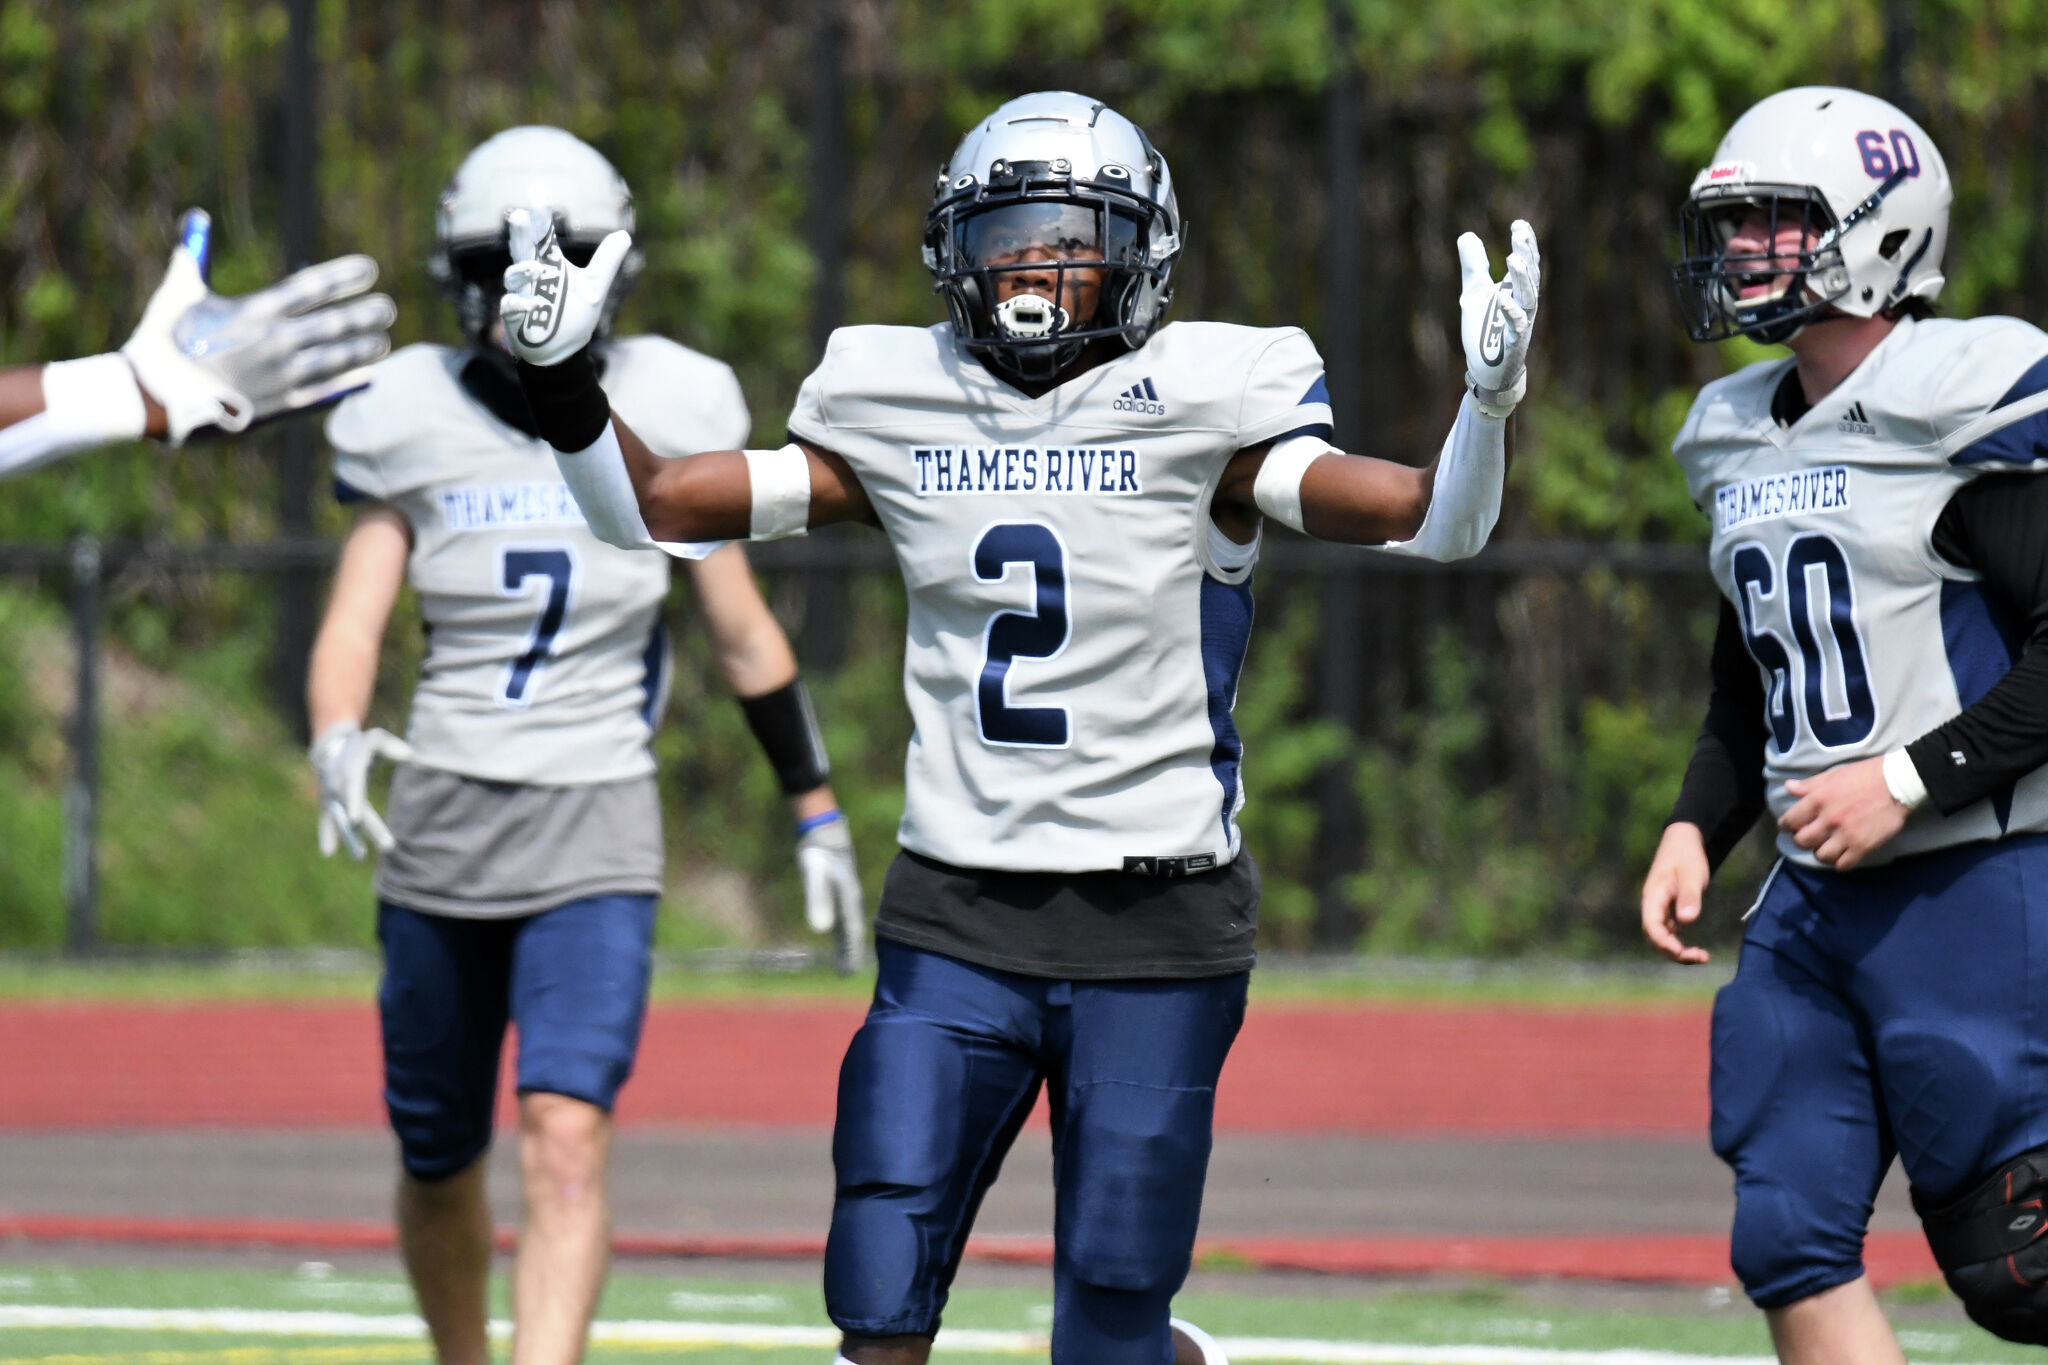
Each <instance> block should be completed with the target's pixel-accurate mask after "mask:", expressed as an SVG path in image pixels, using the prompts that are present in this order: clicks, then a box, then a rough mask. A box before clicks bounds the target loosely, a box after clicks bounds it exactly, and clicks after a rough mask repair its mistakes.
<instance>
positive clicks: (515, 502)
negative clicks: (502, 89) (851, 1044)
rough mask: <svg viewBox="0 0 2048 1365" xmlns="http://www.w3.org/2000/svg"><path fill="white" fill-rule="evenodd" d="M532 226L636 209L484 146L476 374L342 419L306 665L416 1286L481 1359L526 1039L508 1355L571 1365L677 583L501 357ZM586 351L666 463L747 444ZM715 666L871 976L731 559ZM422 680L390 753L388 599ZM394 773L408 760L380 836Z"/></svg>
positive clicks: (640, 1001) (665, 385) (577, 172)
mask: <svg viewBox="0 0 2048 1365" xmlns="http://www.w3.org/2000/svg"><path fill="white" fill-rule="evenodd" d="M514 207H518V208H520V209H521V210H522V211H524V210H525V209H527V208H529V207H531V208H533V209H534V211H536V212H542V213H545V214H547V215H548V216H549V217H550V219H551V220H552V221H553V222H554V223H555V224H556V225H557V227H558V229H559V231H560V234H561V237H562V240H563V241H564V242H565V243H566V249H567V250H568V251H570V252H571V253H576V254H581V253H582V252H585V251H587V250H589V249H590V248H592V247H594V246H595V244H596V243H597V242H598V240H599V239H601V238H603V237H604V236H605V235H606V234H607V233H608V232H610V231H612V230H613V229H617V228H622V227H630V226H631V224H632V221H633V220H632V201H631V198H630V196H629V195H628V193H627V189H626V185H625V182H624V181H623V180H622V179H621V178H620V177H619V175H618V173H617V172H616V171H615V170H613V168H612V167H611V165H610V163H609V162H607V161H606V160H605V159H604V158H603V157H602V156H601V155H599V154H598V153H597V152H596V151H595V150H593V149H592V148H590V147H588V146H586V145H585V144H583V143H582V142H580V141H578V140H577V139H576V138H574V137H572V136H571V135H570V134H568V133H566V132H563V131H561V130H560V129H556V128H537V127H528V128H515V129H512V130H510V131H507V132H504V133H501V134H499V135H498V136H496V137H494V138H492V139H490V140H489V141H487V142H485V143H484V144H482V145H481V146H480V147H478V148H477V149H476V150H475V151H474V152H472V153H471V154H470V155H469V157H468V158H467V159H465V160H464V161H463V163H462V165H461V167H460V168H459V169H458V170H457V171H456V173H455V177H454V180H453V181H452V183H451V184H450V186H449V188H448V190H447V192H446V193H445V194H444V195H443V196H442V199H441V205H440V214H439V219H438V228H439V234H438V235H439V240H440V249H439V252H438V255H437V258H436V261H435V267H436V273H437V274H438V275H439V276H440V277H441V279H442V280H443V281H444V282H445V284H446V286H447V287H448V289H449V291H450V292H451V293H452V294H453V295H454V298H455V302H456V304H457V307H458V311H459V312H460V314H461V317H462V321H463V324H464V328H465V331H466V332H467V334H468V336H469V340H470V345H468V346H467V347H465V348H463V349H460V350H453V349H449V348H447V347H441V346H424V345H422V346H409V347H407V348H405V349H404V350H401V351H399V352H398V353H396V354H395V355H393V356H391V357H390V358H389V359H388V360H386V361H384V362H383V363H382V364H380V365H378V366H377V367H376V368H375V369H374V370H373V371H372V372H371V376H370V383H369V386H368V388H366V389H365V390H364V391H363V392H362V393H360V394H358V395H356V396H354V397H352V398H350V399H348V400H347V401H346V402H344V403H343V404H342V405H341V406H340V407H339V408H337V409H336V410H335V412H334V415H333V417H332V418H331V419H330V420H329V422H328V428H327V431H328V438H329V441H330V443H331V444H332V445H333V446H334V449H335V475H336V486H337V492H338V493H339V495H340V496H341V497H342V498H343V499H344V500H345V501H348V502H351V503H353V504H355V505H356V507H357V508H358V511H357V514H356V523H355V527H354V529H353V530H352V531H351V532H350V534H349V537H348V541H347V544H346V546H345V547H344V550H343V553H342V559H341V565H340V568H339V570H338V572H337V574H336V577H335V583H334V589H333V595H332V599H331V601H330V603H329V606H328V612H327V617H326V620H325V622H324V624H323V626H322V629H321V632H320V635H319V638H318V641H317V642H316V644H315V647H314V651H313V661H312V673H311V681H310V687H309V703H310V708H311V712H312V722H313V733H314V734H315V735H316V736H317V738H316V739H315V741H314V744H313V750H312V758H313V763H314V766H315V768H316V770H317V773H318V777H319V784H320V790H321V799H322V809H321V816H320V829H319V837H320V846H321V849H322V851H323V852H325V853H330V854H331V853H332V852H334V850H335V848H336V847H337V846H338V845H339V844H342V843H346V844H348V846H349V847H350V850H351V851H352V852H354V853H355V854H356V856H357V857H361V856H363V853H364V845H365V843H366V842H367V843H368V844H370V845H374V846H375V847H376V848H377V850H378V852H379V854H380V855H381V856H380V858H379V861H378V866H377V874H376V889H377V897H378V939H379V941H380V943H381V944H382V945H383V948H384V963H385V973H384V982H383V987H382V990H381V992H380V997H379V1004H380V1010H381V1014H382V1022H383V1037H384V1060H385V1100H386V1104H387V1107H388V1109H389V1112H390V1117H391V1122H392V1125H393V1127H394V1129H395V1130H396V1131H397V1133H398V1137H399V1142H400V1151H401V1160H402V1165H403V1168H404V1170H403V1175H402V1178H401V1181H400V1186H399V1195H398V1221H399V1230H400V1238H401V1244H402V1248H403V1251H404V1256H405V1263H406V1268H407V1271H408V1273H409V1274H410V1275H411V1277H412V1281H413V1286H414V1288H415V1291H416V1293H417V1296H418V1299H419V1303H420V1308H421V1311H422V1313H423V1315H424V1316H425V1318H426V1320H427V1323H428V1325H429V1327H430V1329H431V1331H432V1335H433V1339H434V1344H435V1350H436V1352H437V1354H438V1356H439V1358H440V1359H441V1360H442V1361H443V1362H450V1363H451V1365H452V1363H455V1362H461V1363H462V1365H469V1363H470V1362H477V1363H479V1365H480V1363H481V1362H484V1361H487V1360H488V1359H489V1343H488V1340H487V1337H486V1334H485V1326H486V1315H485V1286H486V1280H487V1270H488V1267H489V1260H490V1254H491V1226H490V1215H489V1207H488V1204H487V1203H486V1201H485V1197H484V1161H483V1156H484V1153H485V1151H486V1149H487V1148H488V1146H489V1143H490V1139H491V1117H492V1108H493V1103H494V1100H495V1098H496V1083H497V1076H498V1059H499V1051H500V1048H501V1045H502V1043H503V1040H504V1036H505V1031H506V1026H507V1023H508V1021H509V1022H514V1023H516V1024H517V1025H518V1029H519V1056H518V1063H517V1073H518V1091H519V1117H520V1163H521V1168H522V1173H523V1177H524V1193H525V1208H526V1218H525V1222H524V1225H523V1227H522V1228H521V1232H520V1238H519V1253H518V1259H517V1264H516V1266H515V1268H514V1272H513V1299H514V1310H515V1311H514V1336H513V1359H514V1360H515V1361H520V1362H556V1361H573V1360H575V1359H578V1358H580V1356H581V1354H582V1351H583V1346H584V1340H585V1336H586V1334H587V1331H588V1327H589V1322H590V1316H591V1313H592V1311H593V1310H594V1309H595V1306H596V1303H597V1295H598V1291H599V1288H600V1286H601V1284H602V1281H603V1277H604V1271H605V1265H606V1260H607V1256H608V1252H609V1241H610V1238H609V1221H610V1220H609V1204H608V1201H607V1195H606V1192H605V1179H606V1157H607V1151H608V1147H609V1141H610V1131H611V1121H610V1114H611V1110H612V1105H613V1101H614V1098H615V1097H616V1095H617V1094H618V1091H619V1088H620V1086H621V1085H622V1084H623V1083H624V1082H625V1080H626V1078H627V1075H628V1074H629V1072H630V1071H631V1068H632V1065H633V1058H634V1053H635V1050H636V1049H637V1046H638V1043H639V1036H640V1029H641V1023H642V1017H643V1013H644V1009H645V1004H646V998H647V988H648V976H649V966H650V962H649V952H650V949H651V946H652V936H653V930H654V914H655V901H656V898H657V896H658V895H659V894H660V892H661V889H662V878H663V839H662V821H661V805H660V800H659V796H658V794H657V790H656V786H655V764H654V757H653V754H652V751H651V749H650V747H649V745H650V741H651V739H652V737H653V734H654V729H655V726H656V725H657V723H658V722H659V720H660V717H661V713H662V710H663V707H664V705H665V698H666V679H667V671H668V647H667V642H666V638H665V635H664V632H663V624H662V616H663V611H664V602H665V600H666V598H667V596H668V589H669V559H668V557H667V556H664V555H658V554H657V555H643V554H636V553H632V552H630V551H627V550H622V549H618V548H616V547H614V546H611V545H607V544H605V543H604V542H603V541H601V540H599V539H598V538H597V537H595V536H593V535H592V534H591V533H590V530H589V528H588V527H587V526H586V525H585V524H584V521H583V517H582V515H581V514H580V513H579V512H578V510H577V507H576V503H575V501H574V499H573V498H572V497H571V496H570V494H569V492H568V490H567V489H566V488H565V487H564V486H563V484H562V481H561V476H560V474H559V473H558V472H557V471H556V469H555V465H554V460H553V457H552V455H551V453H550V451H549V449H548V446H547V444H546V443H545V442H544V441H541V440H540V439H538V437H537V436H536V435H535V434H534V425H533V418H532V415H531V413H530V412H529V410H528V408H527V405H526V403H525V400H524V399H523V398H522V397H521V394H520V389H519V385H518V383H517V381H516V379H515V378H514V375H513V370H512V358H511V356H510V355H508V354H507V353H506V352H505V351H504V349H503V346H502V336H503V333H502V329H501V326H500V324H499V322H498V317H497V297H496V296H497V291H498V290H499V289H500V288H502V280H503V276H504V273H505V269H506V266H507V264H508V262H509V260H510V257H509V255H508V252H507V247H506V242H505V224H506V215H507V212H508V211H509V210H511V209H512V208H514ZM633 264H634V263H632V262H628V263H626V265H627V268H626V269H623V270H622V271H621V272H620V273H619V275H618V276H617V277H616V278H615V280H614V281H613V283H612V287H611V289H610V290H609V291H608V295H607V298H606V300H605V301H604V308H603V311H604V322H603V324H602V325H601V326H600V327H598V328H597V329H596V340H597V348H598V349H597V354H598V356H599V357H601V364H602V375H603V385H604V389H605V392H607V393H608V394H609V395H610V399H611V401H612V402H615V403H617V404H618V406H619V410H620V411H621V412H629V413H631V414H632V415H633V421H634V423H635V430H638V431H644V432H646V433H647V435H646V439H647V440H648V441H649V442H650V449H653V450H656V451H659V452H660V455H659V457H658V458H683V457H686V456H688V455H689V454H690V453H691V452H692V451H697V450H703V449H716V448H727V447H731V446H734V445H738V444H741V443H743V442H744V440H745V438H746V433H747V428H748V417H747V411H746V406H745V403H744V401H743V399H742V398H741V395H740V390H739V385H738V382H737V381H736V380H735V378H734V376H733V374H732V371H731V370H730V369H728V368H727V367H726V366H724V365H722V364H720V363H718V362H717V361H715V360H712V359H710V358H708V357H706V356H702V355H699V354H697V353H695V352H693V351H689V350H686V349H684V348H683V347H681V346H679V345H676V344H675V343H674V342H671V341H667V340H664V339H662V338H660V337H651V336H636V337H619V338H613V337H611V336H610V330H611V327H610V319H611V315H612V312H613V310H614V309H615V307H616V305H617V303H618V301H619V297H620V295H621V294H623V292H624V289H625V286H626V283H627V282H628V281H629V280H630V278H631V266H632V265H633ZM674 548H675V549H676V551H677V553H678V554H679V555H681V556H682V557H683V558H684V559H685V560H686V561H687V562H688V565H689V570H690V577H691V581H692V585H693V586H694V588H695V589H696V597H697V603H698V606H699V609H700V611H701V613H702V617H703V621H704V624H705V626H706V628H707V629H708V630H709V632H710V634H711V638H712V643H713V646H714V650H715V655H716V658H717V661H718V665H719V668H720V671H721V672H722V673H723V674H724V676H725V678H726V680H727V682H728V683H730V684H731V686H732V688H733V690H734V692H735V693H737V694H738V696H739V697H740V698H741V706H742V707H743V708H744V709H745V712H746V715H747V719H748V721H749V723H750V724H751V726H752V727H753V729H754V732H755V734H756V735H757V736H758V737H759V739H760V741H761V743H762V746H763V747H764V749H765V750H766V751H767V754H768V757H769V758H770V760H771V761H772V763H773V765H774V767H775V769H776V772H777V775H778V777H779V779H780V781H781V784H782V787H783V790H784V791H785V792H786V793H787V794H788V796H789V799H790V803H791V810H792V814H793V816H794V819H795V822H796V829H797V839H798V842H797V850H796V856H797V861H798V864H799V868H800V873H801V879H802V881H803V884H804V889H805V896H806V901H807V905H806V910H807V913H808V915H809V917H810V920H811V923H812V924H813V926H814V927H815V928H817V929H819V930H821V931H835V932H836V933H837V935H838V943H839V950H840V961H841V967H842V969H843V970H852V969H853V968H854V967H855V966H857V965H858V963H859V959H860V956H861V953H862V950H863V942H862V939H863V925H862V910H861V903H860V882H859V878H858V876H857V875H856V871H855V867H854V861H853V848H852V842H851V840H850V839H849V837H848V835H847V826H846V822H845V820H844V819H843V818H842V817H841V816H840V814H839V812H838V809H837V807H836V804H835V803H834V801H833V796H832V790H831V788H830V787H829V786H828V785H827V781H826V778H827V764H826V758H825V751H824V745H823V743H822V741H821V740H820V738H819V735H818V730H817V724H816V721H815V719H814V718H813V716H812V714H811V709H810V704H809V702H808V700H807V699H806V696H805V693H804V689H803V685H802V683H801V682H800V681H798V679H797V676H796V662H795V659H794V657H793V656H792V655H791V653H790V648H789V643H788V641H787V640H786V639H785V638H784V637H783V634H782V631H781V628H780V627H779V626H778V625H777V624H776V622H775V618H774V617H773V616H772V615H770V614H769V611H768V608H767V605H766V603H764V602H763V601H762V599H761V595H760V592H759V590H758V589H757V588H756V586H755V584H754V579H753V575H752V572H751V571H750V570H749V568H748V565H747V561H746V559H745V556H744V552H743V550H742V549H741V547H739V546H737V545H727V546H722V547H721V546H718V545H714V544H703V545H694V546H677V547H674ZM408 582H409V583H410V585H411V586H412V588H413V590H414V592H415V593H416V594H417V596H418V601H419V608H420V615H421V617H422V618H423V621H424V624H425V625H426V627H427V632H428V643H427V650H426V657H425V659H424V660H423V662H422V666H421V670H420V677H419V681H418V683H417V685H416V686H415V688H414V691H413V697H412V711H411V719H410V723H409V725H408V729H407V735H406V738H405V739H404V740H400V739H398V738H396V737H395V736H392V735H389V734H387V733H385V732H384V731H382V730H375V729H370V730H365V729H364V728H363V723H364V719H365V716H366V714H367V712H368V709H369V705H370V697H371V691H372V688H373V686H374V683H375V680H376V675H377V658H378V653H379V648H380V645H381V642H382V639H383V636H384V631H385V626H386V623H387V621H388V620H389V617H390V614H391V611H392V608H393V605H394V604H395V602H396V600H397V597H398V594H399V590H400V588H401V587H402V586H404V585H405V584H407V583H408ZM378 757H386V758H391V759H395V760H397V761H398V763H399V767H398V768H397V771H396V773H395V774H394V776H393V779H392V784H391V799H390V806H389V824H388V828H387V825H386V823H385V822H384V820H382V819H380V817H379V816H378V814H377V812H376V811H375V810H374V809H373V808H372V807H371V805H370V802H369V798H368V790H367V788H368V774H369V770H370V767H371V765H372V764H373V762H374V761H375V760H376V759H377V758H378Z"/></svg>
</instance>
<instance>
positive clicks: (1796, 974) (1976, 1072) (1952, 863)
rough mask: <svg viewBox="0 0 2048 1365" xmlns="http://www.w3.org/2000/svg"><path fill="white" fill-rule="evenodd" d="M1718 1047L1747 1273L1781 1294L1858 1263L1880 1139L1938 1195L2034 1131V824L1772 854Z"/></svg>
mask: <svg viewBox="0 0 2048 1365" xmlns="http://www.w3.org/2000/svg"><path fill="white" fill-rule="evenodd" d="M1713 1048H1714V1066H1713V1098H1714V1127H1713V1133H1714V1150H1715V1151H1716V1152H1718V1153H1720V1155H1721V1157H1722V1159H1723V1160H1725V1161H1727V1162H1728V1164H1729V1165H1730V1166H1732V1167H1734V1169H1735V1230H1734V1238H1733V1246H1732V1259H1733V1261H1734V1264H1735V1272H1736V1274H1737V1275H1738V1276H1739V1277H1740V1278H1741V1280H1742V1284H1743V1287H1744V1288H1745V1289H1746V1290H1748V1292H1749V1296H1750V1297H1751V1298H1752V1299H1754V1300H1755V1301H1756V1303H1757V1304H1758V1305H1759V1306H1761V1307H1764V1308H1777V1307H1782V1306H1783V1305H1786V1304H1789V1303H1794V1302H1796V1301H1798V1300H1800V1299H1803V1298H1807V1297H1809V1296H1811V1295H1813V1294H1817V1293H1819V1292H1820V1291H1822V1290H1824V1289H1830V1288H1833V1287H1834V1286H1836V1285H1838V1284H1844V1283H1846V1282H1848V1281H1850V1280H1853V1279H1855V1278H1856V1277H1857V1276H1859V1275H1861V1274H1862V1273H1863V1233H1864V1228H1865V1225H1866V1224H1867V1223H1868V1222H1869V1219H1870V1210H1871V1205H1872V1203H1873V1201H1874V1200H1875V1199H1876V1197H1877V1188H1878V1185H1879V1183H1880V1182H1881V1181H1882V1180H1883V1178H1884V1173H1885V1171H1886V1169H1887V1168H1888V1167H1889V1166H1890V1165H1891V1163H1892V1157H1893V1155H1894V1154H1896V1155H1898V1156H1899V1157H1900V1158H1901V1160H1903V1162H1904V1163H1905V1168H1906V1175H1907V1178H1908V1179H1910V1180H1911V1181H1912V1184H1913V1189H1914V1191H1915V1192H1916V1193H1917V1194H1919V1195H1921V1196H1922V1197H1923V1198H1926V1199H1933V1200H1936V1201H1947V1200H1950V1199H1953V1198H1955V1197H1957V1196H1958V1195H1960V1194H1961V1193H1962V1192H1963V1191H1965V1190H1966V1189H1968V1188H1969V1187H1971V1186H1973V1185H1975V1184H1976V1183H1978V1182H1979V1181H1981V1180H1982V1179H1983V1178H1984V1177H1985V1176H1986V1175H1987V1174H1989V1172H1990V1171H1991V1170H1992V1169H1993V1168H1994V1167H1996V1166H1998V1165H2000V1164H2002V1163H2004V1162H2005V1161H2008V1160H2010V1159H2011V1158H2012V1157H2015V1156H2018V1155H2019V1154H2020V1153H2022V1152H2025V1151H2029V1150H2031V1149H2033V1148H2035V1147H2039V1146H2042V1145H2043V1144H2048V837H2044V836H2041V835H2016V836H2014V837H2012V838H2010V839H2005V840H2002V841H2000V842H1997V843H1988V844H1969V845H1965V846H1963V847H1960V848H1953V849H1946V850H1942V851H1939V852H1935V853H1925V854H1921V855H1919V856H1917V857H1911V858H1903V859H1901V860H1899V861H1898V862H1896V863H1892V864H1889V865H1887V866H1883V867H1876V868H1870V869H1867V870H1859V871H1855V872H1849V873H1840V872H1832V871H1815V870H1811V869H1807V868H1802V867H1798V866H1796V865H1794V864H1791V863H1783V864H1780V865H1779V867H1778V869H1777V870H1776V871H1775V872H1774V873H1773V874H1772V878H1771V880H1770V881H1769V882H1768V883H1767V884H1766V886H1765V889H1764V893H1763V895H1762V896H1761V897H1760V898H1759V902H1758V907H1757V911H1756V913H1755V915H1754V916H1753V917H1752V918H1751V920H1750V924H1749V929H1748V932H1747V934H1746V935H1745V937H1744V940H1743V944H1742V959H1741V962H1740V964H1739V965H1738V966H1737V968H1736V972H1735V978H1734V980H1732V981H1731V982H1729V984H1728V985H1726V986H1724V987H1723V988H1722V989H1721V993H1720V994H1719V996H1717V997H1716V999H1715V1001H1714V1041H1713Z"/></svg>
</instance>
